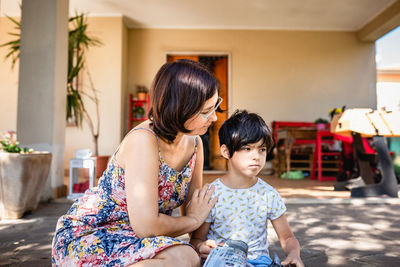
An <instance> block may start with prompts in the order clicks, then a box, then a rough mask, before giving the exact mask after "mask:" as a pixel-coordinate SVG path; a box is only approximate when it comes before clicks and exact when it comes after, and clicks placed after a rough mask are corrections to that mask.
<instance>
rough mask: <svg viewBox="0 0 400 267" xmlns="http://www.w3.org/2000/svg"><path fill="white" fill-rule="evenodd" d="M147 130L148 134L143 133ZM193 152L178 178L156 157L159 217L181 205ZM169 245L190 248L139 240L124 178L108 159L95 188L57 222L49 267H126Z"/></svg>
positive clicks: (172, 241) (170, 241) (177, 242)
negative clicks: (130, 212)
mask: <svg viewBox="0 0 400 267" xmlns="http://www.w3.org/2000/svg"><path fill="white" fill-rule="evenodd" d="M146 130H148V129H146ZM195 143H196V144H195V151H194V153H193V155H192V157H191V159H190V160H189V162H188V163H187V164H186V165H185V167H184V168H183V169H182V171H181V172H177V171H176V170H174V169H172V168H171V167H170V166H168V164H167V163H166V162H165V161H164V160H163V159H162V157H161V154H159V175H158V196H159V197H158V206H159V212H160V213H164V214H167V215H171V214H172V211H173V209H175V208H177V207H179V206H180V205H182V203H183V202H184V201H185V199H186V196H187V193H188V188H189V184H190V180H191V177H192V173H193V169H194V165H195V161H196V154H197V139H196V142H195ZM173 245H189V244H188V243H186V242H184V241H181V240H178V239H176V238H172V237H167V236H157V237H152V238H139V237H138V236H137V235H136V234H135V232H134V231H133V229H132V227H131V224H130V221H129V217H128V211H127V205H126V192H125V172H124V169H123V168H121V167H120V166H119V165H118V164H117V162H116V161H115V157H114V156H113V157H112V158H111V159H110V161H109V163H108V167H107V169H106V170H105V171H104V173H103V176H102V177H101V178H100V180H99V185H98V187H95V188H92V189H89V190H87V191H86V192H85V194H84V195H83V196H82V197H81V198H80V199H78V200H76V201H75V202H74V204H73V205H72V207H71V208H70V209H69V211H68V212H67V214H65V215H63V216H61V217H60V218H59V220H58V222H57V227H56V233H55V236H54V239H53V244H52V265H53V266H94V265H102V266H127V265H130V264H133V263H135V262H138V261H140V260H143V259H149V258H152V257H154V256H155V255H156V254H157V253H158V252H160V251H162V250H164V249H166V248H168V247H170V246H173Z"/></svg>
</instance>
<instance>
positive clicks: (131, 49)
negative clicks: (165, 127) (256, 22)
mask: <svg viewBox="0 0 400 267" xmlns="http://www.w3.org/2000/svg"><path fill="white" fill-rule="evenodd" d="M12 27H13V26H12V25H11V24H10V23H9V22H8V20H7V19H5V18H0V43H4V42H5V41H8V40H10V36H8V35H7V32H9V31H11V30H12ZM89 27H90V28H89V31H90V33H92V34H93V35H95V36H97V37H98V38H99V39H101V40H102V42H103V43H104V45H103V46H101V47H93V48H91V49H90V52H89V54H88V64H89V70H90V72H91V75H92V77H93V80H94V83H95V87H96V89H97V90H98V92H99V97H100V116H101V129H100V140H99V150H100V154H112V153H113V152H114V150H115V148H116V147H117V145H118V143H119V142H120V140H121V137H122V136H123V134H124V133H125V132H126V130H127V114H128V110H127V107H128V94H129V93H130V92H133V91H134V88H135V85H137V84H140V85H146V86H148V87H150V84H151V81H152V79H153V77H154V75H155V73H156V71H157V70H158V68H159V67H160V66H161V65H162V64H163V63H164V62H165V54H166V52H188V51H189V52H198V53H207V52H223V53H228V54H229V55H230V63H229V64H230V74H231V77H230V81H229V83H230V85H229V94H230V95H229V97H230V105H229V107H230V111H232V110H234V109H236V108H247V109H249V110H251V111H255V112H258V113H260V114H261V115H262V116H263V117H264V118H265V120H266V121H267V122H270V121H272V120H297V121H302V120H305V121H312V120H314V119H315V118H317V117H326V118H327V117H328V110H329V109H331V108H332V107H341V106H342V105H346V106H347V107H375V105H376V89H375V87H376V71H375V46H374V44H373V43H361V42H359V41H357V38H356V37H355V34H353V33H346V32H293V31H244V30H160V29H129V30H128V29H126V27H125V25H124V22H123V19H122V18H121V17H118V18H90V19H89ZM5 53H6V50H5V49H4V48H0V60H1V62H2V63H1V64H0V81H1V83H0V84H1V86H0V94H1V96H2V100H3V101H2V104H1V105H0V114H1V115H0V129H7V130H15V129H16V117H17V116H16V112H17V93H18V92H17V90H18V89H17V88H18V87H17V82H18V77H17V70H18V66H16V68H15V69H14V71H11V70H10V66H11V64H10V62H9V61H3V58H4V55H5ZM85 83H86V84H87V80H86V81H85ZM88 103H89V104H88V109H89V110H90V113H91V114H94V106H93V105H90V101H89V102H88ZM80 148H93V143H92V139H91V134H90V132H89V129H88V127H87V125H86V124H85V125H84V127H83V129H77V128H70V127H68V128H67V131H66V155H65V160H66V164H65V167H67V166H68V160H69V159H70V158H71V157H72V156H73V152H74V151H75V150H76V149H80Z"/></svg>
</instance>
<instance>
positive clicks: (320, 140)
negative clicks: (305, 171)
mask: <svg viewBox="0 0 400 267" xmlns="http://www.w3.org/2000/svg"><path fill="white" fill-rule="evenodd" d="M334 142H335V140H334V134H332V133H331V132H330V131H317V138H316V142H315V151H314V160H313V165H312V171H311V179H312V180H315V179H318V181H321V182H322V181H336V176H332V175H323V171H324V172H325V171H326V172H330V173H332V172H337V173H338V172H340V171H341V160H340V159H341V153H340V152H339V151H324V150H323V149H322V145H323V144H328V145H332V144H333V143H334ZM324 158H327V159H324ZM324 165H325V166H324ZM326 165H329V166H326ZM315 172H317V177H315Z"/></svg>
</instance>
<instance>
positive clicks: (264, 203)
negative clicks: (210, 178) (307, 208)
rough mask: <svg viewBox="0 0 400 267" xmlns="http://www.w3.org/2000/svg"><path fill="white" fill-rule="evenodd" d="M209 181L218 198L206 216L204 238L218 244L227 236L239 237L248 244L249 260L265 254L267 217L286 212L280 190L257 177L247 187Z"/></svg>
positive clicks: (271, 217)
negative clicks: (252, 183) (207, 224)
mask: <svg viewBox="0 0 400 267" xmlns="http://www.w3.org/2000/svg"><path fill="white" fill-rule="evenodd" d="M212 184H213V185H214V186H215V190H214V193H213V197H214V196H218V201H217V203H216V204H215V206H214V207H213V208H212V210H211V212H210V214H209V215H208V217H207V219H206V222H207V223H211V225H210V229H209V231H208V234H207V239H212V240H215V241H216V242H217V244H218V243H220V242H225V241H226V240H227V239H236V240H242V241H244V242H246V243H247V245H248V246H249V254H248V257H249V258H250V259H254V258H257V257H258V256H260V255H268V254H269V253H268V238H267V237H268V236H267V235H268V232H267V225H268V220H275V219H277V218H279V217H280V216H281V215H282V214H283V213H284V212H285V211H286V206H285V203H284V202H283V200H282V198H281V196H280V195H279V193H278V192H277V191H276V190H275V189H274V188H273V187H272V186H270V185H269V184H267V183H266V182H264V181H263V180H261V179H260V178H258V181H257V183H256V184H255V185H253V186H252V187H250V188H246V189H232V188H229V187H227V186H226V185H224V184H223V183H222V182H221V181H220V179H219V178H218V179H217V180H215V181H214V182H212Z"/></svg>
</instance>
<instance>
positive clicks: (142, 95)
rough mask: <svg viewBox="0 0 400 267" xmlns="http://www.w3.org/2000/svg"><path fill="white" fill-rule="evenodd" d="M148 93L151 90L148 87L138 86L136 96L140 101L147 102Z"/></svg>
mask: <svg viewBox="0 0 400 267" xmlns="http://www.w3.org/2000/svg"><path fill="white" fill-rule="evenodd" d="M148 92H149V90H148V89H147V88H146V86H141V85H139V86H137V90H136V95H137V98H138V100H146V97H147V93H148Z"/></svg>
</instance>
